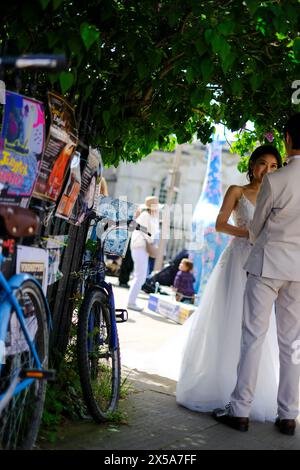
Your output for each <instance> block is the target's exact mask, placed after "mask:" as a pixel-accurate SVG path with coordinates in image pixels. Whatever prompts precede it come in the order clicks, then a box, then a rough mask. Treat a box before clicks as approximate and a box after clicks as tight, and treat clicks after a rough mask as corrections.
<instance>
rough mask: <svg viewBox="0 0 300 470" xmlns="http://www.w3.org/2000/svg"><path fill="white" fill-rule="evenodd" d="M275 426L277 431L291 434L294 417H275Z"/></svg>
mask: <svg viewBox="0 0 300 470" xmlns="http://www.w3.org/2000/svg"><path fill="white" fill-rule="evenodd" d="M275 426H277V427H278V429H279V431H280V432H281V433H282V434H287V435H288V436H293V435H294V434H295V429H296V421H295V420H294V419H280V418H277V419H276V421H275Z"/></svg>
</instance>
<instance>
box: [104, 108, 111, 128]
mask: <svg viewBox="0 0 300 470" xmlns="http://www.w3.org/2000/svg"><path fill="white" fill-rule="evenodd" d="M102 117H103V121H104V124H105V127H108V126H109V121H110V112H109V111H107V110H106V111H103V113H102Z"/></svg>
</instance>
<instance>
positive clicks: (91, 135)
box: [0, 0, 300, 164]
mask: <svg viewBox="0 0 300 470" xmlns="http://www.w3.org/2000/svg"><path fill="white" fill-rule="evenodd" d="M1 13H2V15H1V17H2V21H1V26H0V28H1V44H2V54H3V53H6V54H19V53H26V52H27V53H29V52H65V53H66V55H67V57H69V59H70V68H69V70H66V71H64V72H62V73H60V74H56V75H54V74H52V75H50V76H48V75H42V74H38V75H37V74H36V75H35V76H33V75H29V74H28V73H27V74H25V73H23V77H22V85H21V87H20V91H23V92H24V91H27V92H28V93H32V91H34V92H35V95H36V96H39V97H40V98H42V99H43V100H45V93H46V90H47V89H56V90H57V91H60V92H62V93H64V94H65V95H66V97H67V98H68V99H69V100H70V102H71V103H73V104H74V105H75V107H76V114H77V117H78V119H79V123H80V132H81V137H82V138H83V139H85V140H88V141H89V143H93V144H98V145H99V146H100V148H101V151H102V154H103V157H104V159H105V162H106V163H109V164H117V163H118V161H119V159H124V160H128V161H137V160H138V159H140V158H142V157H143V156H145V155H147V154H149V153H150V151H151V150H153V149H155V148H165V149H168V148H171V147H172V145H173V143H174V137H173V136H174V135H176V137H177V140H178V142H179V143H181V142H186V141H189V140H190V139H191V138H192V137H193V135H194V134H196V135H197V136H198V138H199V139H201V140H202V142H204V143H205V142H207V141H208V140H209V138H210V135H211V130H212V128H211V124H212V123H213V122H222V123H224V124H225V125H226V126H227V127H228V128H229V129H231V130H239V129H241V128H243V126H244V125H245V123H246V122H247V121H248V120H251V121H253V122H254V124H255V126H256V133H255V135H253V136H252V137H251V139H249V137H247V138H244V140H243V141H242V142H241V144H240V145H239V151H240V152H241V154H243V153H244V152H245V150H247V147H248V146H249V145H250V146H251V144H253V142H254V141H255V140H256V139H257V137H258V138H259V139H260V140H261V141H263V140H264V134H265V133H266V132H270V131H272V130H273V129H277V130H279V131H280V130H281V127H282V123H283V122H284V121H285V119H286V117H287V116H288V115H290V113H291V112H292V111H296V110H298V109H297V108H298V107H297V106H296V105H293V104H292V102H291V95H292V92H293V91H294V90H293V89H292V82H293V81H294V80H297V79H300V67H299V65H300V35H299V33H298V31H299V26H300V4H299V1H297V0H285V1H280V0H278V1H265V2H260V1H257V0H246V1H244V2H241V1H237V0H218V1H209V0H208V1H201V0H185V1H184V2H183V1H182V0H157V1H153V0H135V1H132V0H98V1H97V0H92V1H88V2H82V1H78V0H74V1H68V0H66V1H62V0H40V1H37V0H36V1H35V2H32V1H29V0H24V1H23V2H22V3H21V2H6V3H4V4H3V5H2V7H1ZM5 79H6V80H7V81H8V82H9V81H10V80H13V76H12V74H7V75H6V77H5ZM32 87H34V88H35V89H34V90H32Z"/></svg>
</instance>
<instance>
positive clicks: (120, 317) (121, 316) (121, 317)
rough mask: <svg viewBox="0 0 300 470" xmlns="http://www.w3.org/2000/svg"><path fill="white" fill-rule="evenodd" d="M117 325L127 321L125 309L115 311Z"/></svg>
mask: <svg viewBox="0 0 300 470" xmlns="http://www.w3.org/2000/svg"><path fill="white" fill-rule="evenodd" d="M115 314H116V320H117V323H125V322H126V321H127V320H128V312H127V310H126V308H116V309H115Z"/></svg>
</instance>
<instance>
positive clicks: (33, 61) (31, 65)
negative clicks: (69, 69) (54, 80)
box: [0, 54, 67, 70]
mask: <svg viewBox="0 0 300 470" xmlns="http://www.w3.org/2000/svg"><path fill="white" fill-rule="evenodd" d="M66 65H67V59H66V56H65V55H64V54H24V55H20V56H3V57H0V68H2V67H14V68H17V69H35V68H39V69H48V70H49V69H50V70H62V69H64V68H65V66H66Z"/></svg>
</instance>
